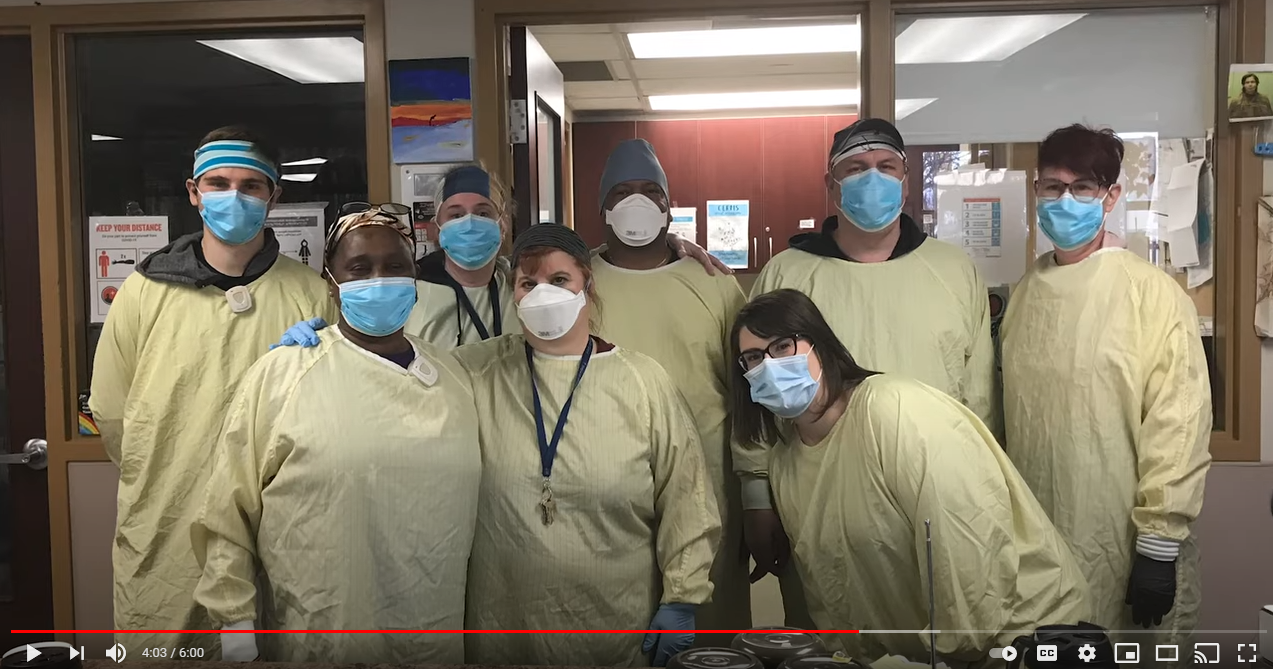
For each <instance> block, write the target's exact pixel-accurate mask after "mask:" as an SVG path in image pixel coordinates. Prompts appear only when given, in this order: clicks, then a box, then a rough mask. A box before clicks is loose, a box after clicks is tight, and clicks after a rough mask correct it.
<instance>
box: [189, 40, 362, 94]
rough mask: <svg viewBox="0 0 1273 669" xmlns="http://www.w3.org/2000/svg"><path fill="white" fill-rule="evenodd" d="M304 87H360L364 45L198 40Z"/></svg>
mask: <svg viewBox="0 0 1273 669" xmlns="http://www.w3.org/2000/svg"><path fill="white" fill-rule="evenodd" d="M199 43H200V44H202V45H204V46H207V47H211V48H213V49H216V50H217V51H220V52H222V53H227V54H230V55H231V56H234V57H235V58H239V59H242V60H246V61H248V62H249V63H252V64H254V65H260V66H261V67H263V68H265V69H267V70H272V71H274V72H277V73H279V74H281V75H283V76H285V77H287V78H288V79H291V80H292V81H296V82H299V83H302V84H360V83H362V81H363V70H364V67H363V60H362V52H363V46H362V42H360V41H358V40H357V39H355V38H353V37H290V38H283V39H224V40H199Z"/></svg>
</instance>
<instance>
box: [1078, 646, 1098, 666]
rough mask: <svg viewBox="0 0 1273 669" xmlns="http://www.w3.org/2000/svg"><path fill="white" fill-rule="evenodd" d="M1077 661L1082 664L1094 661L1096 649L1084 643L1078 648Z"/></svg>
mask: <svg viewBox="0 0 1273 669" xmlns="http://www.w3.org/2000/svg"><path fill="white" fill-rule="evenodd" d="M1079 659H1080V660H1083V661H1084V662H1091V661H1093V660H1095V659H1096V648H1095V647H1094V646H1092V644H1090V643H1085V644H1083V646H1082V647H1081V648H1079Z"/></svg>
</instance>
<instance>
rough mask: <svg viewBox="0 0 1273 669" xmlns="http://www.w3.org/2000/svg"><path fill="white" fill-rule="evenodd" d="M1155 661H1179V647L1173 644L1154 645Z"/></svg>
mask: <svg viewBox="0 0 1273 669" xmlns="http://www.w3.org/2000/svg"><path fill="white" fill-rule="evenodd" d="M1154 661H1155V662H1179V661H1180V647H1179V646H1177V645H1175V644H1170V645H1162V646H1154Z"/></svg>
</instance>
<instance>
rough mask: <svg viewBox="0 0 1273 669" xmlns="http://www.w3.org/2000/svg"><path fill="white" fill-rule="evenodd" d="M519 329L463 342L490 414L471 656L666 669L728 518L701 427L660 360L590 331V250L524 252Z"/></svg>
mask: <svg viewBox="0 0 1273 669" xmlns="http://www.w3.org/2000/svg"><path fill="white" fill-rule="evenodd" d="M512 267H513V279H514V281H513V290H514V291H515V294H516V299H517V313H518V317H519V319H520V321H521V325H522V328H521V329H522V334H516V335H510V336H504V337H499V338H496V339H492V340H490V341H485V342H482V343H479V344H472V345H469V346H465V347H462V348H459V349H457V350H456V351H455V355H456V357H457V358H459V360H460V362H461V364H463V365H464V367H465V368H466V369H467V370H468V372H469V373H470V375H471V377H472V380H473V392H474V396H475V397H476V402H477V411H478V415H479V416H480V417H481V421H482V428H481V441H482V494H481V499H480V501H479V505H478V515H477V533H476V536H475V538H474V541H473V556H472V558H470V560H469V582H468V611H467V625H466V628H467V629H471V630H570V629H596V630H662V631H663V633H656V634H648V635H642V634H633V633H628V634H625V633H621V632H620V633H613V634H603V633H597V634H533V633H532V634H469V635H466V639H465V641H466V646H467V648H466V650H467V655H466V658H465V660H466V662H467V663H469V664H485V665H510V664H520V665H575V666H598V667H604V666H622V667H645V666H652V665H651V663H653V666H662V665H664V664H666V662H667V660H668V659H669V658H670V657H671V656H672V655H675V654H676V653H677V652H679V651H681V650H684V649H685V648H687V647H689V645H690V644H692V643H693V640H694V629H695V627H696V620H695V618H696V616H695V614H696V611H697V609H698V607H699V606H700V605H701V604H703V603H704V602H706V601H707V600H708V599H709V598H710V596H711V594H712V583H711V580H710V573H711V568H712V561H713V558H714V557H715V555H716V549H717V545H718V543H719V541H720V516H719V514H718V513H717V508H716V498H715V496H714V495H713V494H712V492H711V487H710V484H709V482H708V480H707V467H706V465H705V464H704V458H703V450H702V447H701V446H700V445H699V440H698V439H699V438H698V430H697V429H696V425H695V420H694V417H693V415H692V414H691V413H690V409H689V407H687V406H686V404H685V400H684V399H683V398H682V397H681V395H680V393H679V392H678V391H677V389H676V386H675V384H674V383H673V381H672V379H671V378H669V377H668V375H667V372H665V371H663V368H662V367H660V366H659V364H658V363H657V362H655V361H654V360H653V359H651V358H649V357H647V356H645V355H643V354H641V353H637V352H636V351H631V350H628V349H624V348H620V347H617V346H615V345H614V344H611V343H609V342H607V341H605V340H603V339H601V338H600V337H598V336H595V335H593V334H592V332H593V330H592V329H591V326H590V323H589V321H590V319H592V318H595V317H596V316H597V315H598V313H597V298H596V292H595V286H594V284H593V274H592V267H591V252H590V251H589V250H588V247H587V246H586V245H585V244H584V243H583V240H582V239H580V238H579V236H578V235H577V234H575V232H574V231H573V230H570V229H569V228H566V227H565V226H561V225H557V224H554V223H544V224H538V225H533V226H531V227H530V228H528V229H527V230H526V231H525V232H523V233H522V234H521V235H520V236H519V237H518V238H517V241H516V242H515V244H514V245H513V255H512Z"/></svg>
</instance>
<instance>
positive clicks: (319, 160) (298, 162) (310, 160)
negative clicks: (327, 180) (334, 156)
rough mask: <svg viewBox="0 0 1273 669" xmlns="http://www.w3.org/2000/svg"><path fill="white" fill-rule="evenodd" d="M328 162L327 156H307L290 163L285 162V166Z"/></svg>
mask: <svg viewBox="0 0 1273 669" xmlns="http://www.w3.org/2000/svg"><path fill="white" fill-rule="evenodd" d="M325 162H327V159H326V158H306V159H305V160H293V161H292V162H290V163H283V167H300V166H302V165H322V164H323V163H325Z"/></svg>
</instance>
